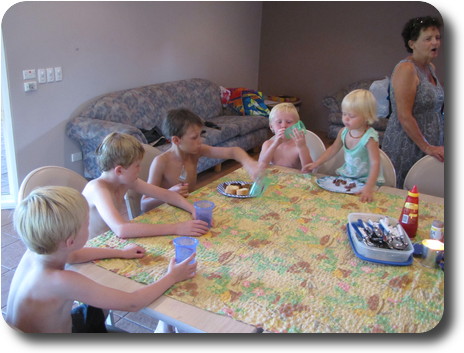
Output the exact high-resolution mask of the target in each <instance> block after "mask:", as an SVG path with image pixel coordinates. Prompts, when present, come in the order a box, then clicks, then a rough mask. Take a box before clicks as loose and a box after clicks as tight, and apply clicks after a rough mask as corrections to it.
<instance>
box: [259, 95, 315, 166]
mask: <svg viewBox="0 0 464 353" xmlns="http://www.w3.org/2000/svg"><path fill="white" fill-rule="evenodd" d="M299 120H300V116H299V115H298V111H297V110H296V108H295V106H294V105H293V104H292V103H279V104H277V105H276V106H274V107H273V108H272V109H271V113H270V114H269V126H270V128H271V131H272V132H273V133H274V136H273V137H272V138H270V139H269V140H267V141H265V142H264V143H263V146H262V147H261V153H260V155H259V161H260V162H263V163H265V164H266V165H268V164H269V163H272V164H275V165H280V166H283V167H288V168H294V169H301V167H302V166H303V165H306V164H308V163H311V162H312V159H311V155H310V152H309V149H308V146H307V145H306V139H305V133H304V132H303V131H300V130H297V129H294V130H293V131H292V134H290V136H291V138H290V139H287V138H286V137H285V129H287V128H288V127H290V126H292V125H294V124H296V123H297V122H298V121H299Z"/></svg>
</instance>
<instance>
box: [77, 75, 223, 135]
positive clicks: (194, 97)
mask: <svg viewBox="0 0 464 353" xmlns="http://www.w3.org/2000/svg"><path fill="white" fill-rule="evenodd" d="M220 92H221V91H220V88H219V86H218V85H216V84H215V83H213V82H211V81H208V80H204V79H197V78H195V79H188V80H180V81H174V82H165V83H160V84H155V85H149V86H143V87H138V88H133V89H128V90H124V91H118V92H112V93H108V94H105V95H104V96H102V97H101V98H98V99H96V100H95V101H94V102H92V103H91V104H89V105H88V106H87V107H86V108H84V110H82V111H81V112H80V113H79V114H78V115H79V116H82V117H87V118H93V119H101V120H108V121H114V122H118V123H122V124H127V125H133V126H136V127H137V128H139V129H140V128H141V129H145V130H150V129H152V128H153V127H154V126H161V121H162V119H163V118H164V117H165V116H166V114H167V112H168V111H169V110H171V109H178V108H187V109H190V110H191V111H193V112H194V113H195V114H197V115H199V116H200V117H202V118H203V119H206V120H208V119H209V118H211V117H215V116H218V115H221V114H222V105H221V97H220Z"/></svg>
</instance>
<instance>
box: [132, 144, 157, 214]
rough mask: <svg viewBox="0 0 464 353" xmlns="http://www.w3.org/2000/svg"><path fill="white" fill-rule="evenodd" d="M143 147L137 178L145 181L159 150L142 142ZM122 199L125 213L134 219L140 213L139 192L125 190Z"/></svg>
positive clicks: (140, 197)
mask: <svg viewBox="0 0 464 353" xmlns="http://www.w3.org/2000/svg"><path fill="white" fill-rule="evenodd" d="M143 148H144V149H145V154H144V155H143V159H142V163H141V165H140V174H139V178H140V179H142V180H144V181H147V180H148V172H149V171H150V165H151V162H152V161H153V159H154V158H155V157H156V156H157V155H159V154H161V151H160V150H159V149H157V148H156V147H153V146H150V145H147V144H143ZM124 199H125V201H126V207H127V213H128V215H129V218H130V219H134V218H135V217H137V216H139V215H140V214H141V213H142V211H141V209H140V200H141V199H142V195H141V194H139V193H137V192H135V191H132V190H129V191H128V192H126V195H124Z"/></svg>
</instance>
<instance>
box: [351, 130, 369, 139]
mask: <svg viewBox="0 0 464 353" xmlns="http://www.w3.org/2000/svg"><path fill="white" fill-rule="evenodd" d="M365 133H366V130H364V131H363V133H362V134H361V135H359V136H357V137H355V136H353V135H351V130H348V134H349V135H350V137H351V138H352V139H355V140H358V139H360V138H361V137H363V135H364V134H365Z"/></svg>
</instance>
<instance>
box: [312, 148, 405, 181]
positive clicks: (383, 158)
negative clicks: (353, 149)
mask: <svg viewBox="0 0 464 353" xmlns="http://www.w3.org/2000/svg"><path fill="white" fill-rule="evenodd" d="M379 152H380V166H381V168H382V170H383V177H384V179H385V183H384V184H383V185H385V186H392V187H396V172H395V167H394V166H393V163H392V162H391V160H390V158H389V157H388V156H387V154H386V153H385V152H384V151H382V150H379ZM343 163H345V157H344V153H343V148H340V150H339V151H338V152H337V154H336V155H335V156H334V157H333V158H331V159H330V160H328V161H327V162H325V163H324V164H323V165H321V166H320V167H319V169H318V171H317V172H318V173H320V174H325V175H335V174H336V173H335V171H336V170H337V168H340V167H341V166H342V165H343Z"/></svg>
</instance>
